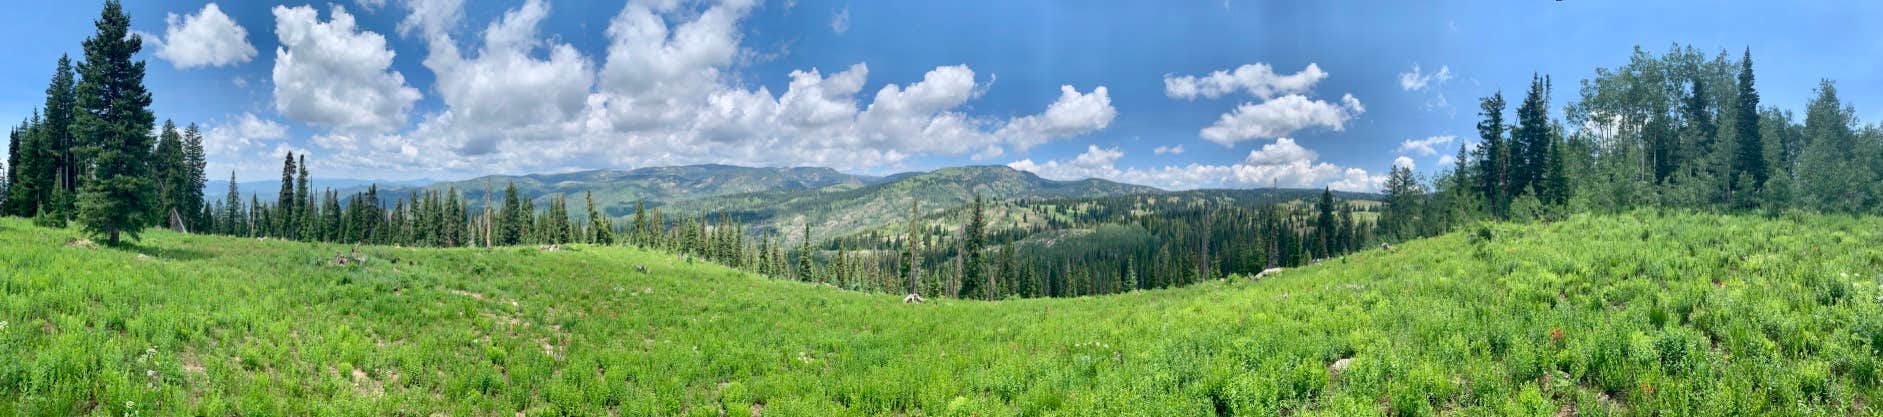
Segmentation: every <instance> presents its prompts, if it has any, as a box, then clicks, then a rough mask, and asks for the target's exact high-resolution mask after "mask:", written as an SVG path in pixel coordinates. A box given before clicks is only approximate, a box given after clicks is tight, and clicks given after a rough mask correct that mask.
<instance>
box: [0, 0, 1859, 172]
mask: <svg viewBox="0 0 1883 417" xmlns="http://www.w3.org/2000/svg"><path fill="white" fill-rule="evenodd" d="M468 3H469V4H466V3H465V2H461V0H344V1H333V2H326V1H318V2H312V3H285V4H282V5H276V4H269V3H265V2H225V3H216V4H215V6H214V7H213V8H210V7H208V6H207V5H208V4H210V3H206V2H202V1H166V0H157V1H135V2H132V3H131V4H127V5H126V8H127V10H128V12H129V13H130V14H131V17H132V21H133V28H134V29H135V30H136V31H138V32H141V33H145V34H147V35H148V39H152V40H153V41H152V42H147V45H146V49H145V53H144V54H143V55H142V57H143V58H145V59H148V60H149V63H150V64H149V65H150V66H149V68H150V70H149V73H148V75H147V78H146V84H147V85H149V86H150V88H151V89H152V91H153V92H154V94H155V101H156V103H155V110H156V111H157V113H158V116H159V118H160V119H166V118H167V119H175V120H177V121H178V122H179V123H189V122H195V123H198V124H201V125H203V126H204V128H205V130H206V131H208V132H210V134H209V142H210V148H211V149H210V152H211V166H210V170H211V172H214V173H219V174H217V175H215V176H216V177H221V176H222V175H226V173H227V172H229V171H231V170H233V171H237V172H238V173H239V175H241V176H242V177H243V178H248V179H254V178H268V177H272V176H273V175H278V172H279V160H280V155H281V153H282V152H285V151H289V150H293V151H295V152H296V153H302V152H305V153H308V154H309V155H310V159H311V160H312V161H314V162H315V163H314V168H313V173H314V175H315V176H317V177H326V178H364V179H386V180H403V179H414V178H433V179H453V178H463V177H469V176H475V175H479V174H489V173H506V174H515V173H537V172H562V171H571V170H580V169H593V168H614V169H629V168H636V167H642V166H657V165H672V164H691V163H730V164H739V165H754V166H786V165H791V166H797V165H812V166H829V167H833V168H837V169H840V170H844V171H848V172H857V173H872V174H881V173H890V172H897V171H904V170H916V169H932V168H936V167H941V166H951V165H963V164H1006V165H1010V166H1014V167H1016V168H1021V169H1027V170H1031V171H1034V172H1037V173H1040V174H1041V175H1043V176H1047V177H1052V178H1081V177H1102V178H1109V179H1114V180H1120V181H1127V182H1135V183H1142V184H1148V185H1154V186H1160V187H1165V188H1196V187H1256V186H1267V185H1270V184H1277V185H1282V186H1300V187H1319V186H1332V187H1334V188H1341V189H1358V190H1365V189H1370V188H1371V187H1373V186H1375V185H1376V184H1377V181H1378V180H1379V178H1380V176H1381V175H1382V174H1384V173H1385V171H1387V169H1388V168H1389V167H1390V166H1392V165H1393V164H1395V163H1406V162H1410V163H1411V164H1413V165H1414V166H1415V167H1416V168H1417V169H1418V170H1419V171H1422V172H1430V171H1433V170H1434V169H1436V168H1439V167H1441V163H1440V162H1441V158H1443V157H1444V156H1445V155H1450V154H1452V153H1454V152H1455V151H1456V148H1457V146H1458V145H1459V144H1460V143H1461V141H1465V140H1469V137H1471V136H1473V135H1474V133H1473V132H1474V131H1473V129H1472V124H1473V123H1474V122H1475V115H1474V113H1475V111H1476V105H1475V104H1476V98H1477V97H1480V96H1483V95H1488V94H1490V93H1491V92H1492V91H1495V90H1498V89H1502V90H1504V91H1505V93H1506V94H1507V95H1516V94H1521V91H1520V90H1521V89H1522V88H1523V87H1525V86H1526V85H1527V82H1528V77H1529V76H1530V74H1531V73H1532V72H1537V73H1542V74H1546V75H1551V76H1553V77H1554V78H1555V79H1556V85H1557V87H1558V90H1557V92H1556V94H1555V100H1556V103H1555V104H1556V106H1555V113H1556V115H1557V116H1558V117H1560V116H1561V106H1562V105H1563V104H1564V103H1566V102H1568V101H1570V100H1573V99H1574V98H1575V95H1576V94H1575V91H1574V89H1575V85H1576V83H1577V81H1578V80H1581V79H1584V78H1587V77H1588V76H1590V75H1591V74H1593V73H1594V70H1595V68H1597V67H1614V66H1617V65H1620V64H1622V63H1624V62H1625V61H1626V59H1627V57H1628V55H1629V54H1630V53H1631V49H1632V48H1633V47H1634V46H1636V45H1641V46H1643V47H1645V48H1647V49H1648V50H1649V51H1651V52H1656V53H1659V52H1662V51H1664V50H1666V49H1667V48H1668V47H1669V46H1670V45H1671V44H1673V43H1675V42H1680V43H1686V44H1692V45H1695V46H1697V47H1699V48H1701V49H1703V50H1707V51H1718V50H1723V49H1724V50H1730V51H1732V53H1734V54H1735V55H1736V54H1737V53H1738V51H1739V50H1740V49H1741V48H1745V47H1751V48H1752V50H1753V53H1754V62H1755V64H1756V65H1757V71H1758V75H1759V89H1760V92H1761V94H1762V95H1763V97H1764V103H1765V104H1767V105H1771V106H1778V107H1783V108H1790V109H1798V108H1801V107H1802V106H1803V105H1804V103H1805V101H1806V99H1808V97H1809V95H1810V94H1811V88H1812V87H1814V86H1815V85H1816V84H1817V81H1818V80H1819V79H1821V78H1830V79H1834V80H1837V81H1838V83H1839V86H1840V90H1841V91H1840V92H1841V93H1842V94H1843V96H1844V98H1845V99H1846V100H1847V101H1849V102H1852V103H1854V104H1855V105H1856V106H1857V107H1858V111H1859V113H1858V115H1859V117H1860V119H1862V120H1879V116H1878V113H1877V112H1878V109H1883V107H1878V106H1876V105H1874V104H1873V103H1875V102H1876V101H1877V100H1876V98H1878V97H1877V95H1878V93H1877V92H1878V91H1883V89H1879V87H1883V85H1879V84H1880V83H1883V80H1879V77H1878V76H1877V75H1876V74H1880V73H1883V72H1879V69H1880V68H1878V66H1879V61H1878V59H1877V58H1876V57H1878V56H1883V54H1880V53H1879V52H1883V50H1879V49H1883V36H1879V35H1883V34H1880V33H1878V32H1879V29H1877V28H1875V27H1874V25H1868V24H1865V23H1864V22H1862V21H1861V19H1863V18H1864V17H1867V16H1876V15H1878V13H1877V12H1879V11H1880V10H1878V9H1879V8H1880V7H1883V6H1878V5H1876V4H1875V3H1872V2H1849V3H1832V2H1808V3H1805V4H1789V3H1749V2H1693V3H1688V2H1652V4H1647V5H1643V4H1638V3H1641V2H1609V1H1568V2H1544V1H1524V2H1432V3H1426V2H1293V1H1286V2H1281V1H1278V2H1247V1H1234V0H1232V1H1228V2H1224V1H1198V2H1126V1H993V2H981V1H949V2H882V1H877V2H851V1H821V0H796V1H764V2H755V1H753V0H729V1H726V2H719V1H705V2H694V1H678V0H654V1H646V2H641V1H634V2H626V3H624V2H621V1H605V2H585V1H574V0H498V1H479V2H468ZM98 9H99V4H95V3H93V2H88V1H75V2H51V3H47V4H44V5H41V6H36V7H32V8H16V9H15V11H14V12H13V13H11V14H10V15H9V17H7V18H6V19H7V20H8V22H7V24H5V25H0V39H5V41H4V42H6V43H8V45H7V50H8V51H9V53H8V54H5V56H4V57H0V118H5V119H7V120H19V119H21V118H24V117H26V115H28V114H29V112H31V111H32V109H33V108H35V107H37V106H38V105H39V104H40V101H41V100H42V99H43V96H42V93H43V89H44V86H45V83H46V81H47V79H48V77H49V76H50V74H51V70H52V67H53V63H54V62H55V60H56V59H57V57H58V56H59V55H60V54H65V53H70V54H73V55H78V54H79V43H80V42H81V41H82V40H83V39H84V38H85V37H86V36H88V35H89V34H90V32H91V25H90V23H91V21H92V19H94V18H96V16H97V12H98ZM342 10H343V11H342ZM341 14H344V15H345V16H344V17H342V18H337V17H338V16H341ZM173 15H174V16H173ZM345 20H351V22H345ZM235 28H240V30H235ZM160 43H161V44H162V45H161V46H160V45H158V44H160ZM281 54H286V56H291V57H292V58H291V59H285V60H284V59H281V56H283V55H281ZM388 57H390V58H389V59H387V58H388ZM1415 65H1416V66H1417V69H1418V70H1417V72H1414V67H1415ZM1310 66H1312V67H1310ZM813 70H815V71H816V72H815V73H814V74H813V73H811V71H813ZM1218 71H1222V72H1223V74H1221V75H1219V76H1214V77H1212V76H1211V74H1212V73H1215V72H1218ZM1415 87H1416V88H1415ZM1513 101H1514V99H1513ZM1447 136H1455V137H1457V139H1452V140H1450V141H1447V140H1446V139H1444V138H1445V137H1447ZM1435 138H1436V139H1435ZM1411 141H1418V142H1414V143H1413V144H1411V146H1409V145H1408V142H1411ZM1420 144H1429V145H1432V146H1433V147H1434V148H1435V151H1436V152H1435V153H1432V154H1427V153H1424V152H1421V150H1420V149H1419V148H1420V146H1417V145H1420ZM1396 161H1397V162H1396Z"/></svg>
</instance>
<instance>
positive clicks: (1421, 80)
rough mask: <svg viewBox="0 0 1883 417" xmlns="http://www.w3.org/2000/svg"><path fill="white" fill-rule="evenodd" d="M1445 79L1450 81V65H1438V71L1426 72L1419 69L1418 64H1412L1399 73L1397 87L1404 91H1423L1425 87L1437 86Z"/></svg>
mask: <svg viewBox="0 0 1883 417" xmlns="http://www.w3.org/2000/svg"><path fill="white" fill-rule="evenodd" d="M1446 81H1451V66H1439V67H1438V71H1436V72H1433V73H1430V74H1427V73H1425V72H1424V71H1422V70H1420V68H1419V64H1416V63H1415V64H1412V70H1410V71H1407V72H1402V73H1399V88H1401V89H1404V90H1406V91H1424V90H1425V89H1426V88H1438V87H1439V86H1441V85H1444V84H1445V82H1446Z"/></svg>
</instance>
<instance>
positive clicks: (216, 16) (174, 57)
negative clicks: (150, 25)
mask: <svg viewBox="0 0 1883 417" xmlns="http://www.w3.org/2000/svg"><path fill="white" fill-rule="evenodd" d="M164 23H165V26H166V27H165V29H164V36H163V40H162V41H160V42H156V45H152V46H155V47H156V48H155V49H156V51H157V57H158V58H162V59H163V60H165V61H170V65H173V66H176V67H177V68H179V69H183V68H196V67H220V66H226V65H234V64H240V63H244V62H249V61H250V60H253V59H255V54H256V51H255V46H254V45H250V44H249V43H248V30H247V29H243V28H242V25H239V24H236V23H235V19H230V18H229V15H227V14H223V13H222V8H221V7H218V6H216V4H215V3H209V4H208V5H204V6H203V9H202V10H201V11H198V12H196V14H191V15H186V16H178V15H177V14H176V13H171V14H170V15H169V17H167V18H165V19H164ZM144 38H145V39H153V38H154V37H151V36H144Z"/></svg>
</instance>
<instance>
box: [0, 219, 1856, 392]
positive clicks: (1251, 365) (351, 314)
mask: <svg viewBox="0 0 1883 417" xmlns="http://www.w3.org/2000/svg"><path fill="white" fill-rule="evenodd" d="M1880 234H1883V222H1880V221H1878V220H1875V219H1852V218H1844V217H1816V216H1801V217H1788V218H1780V219H1759V218H1749V217H1729V216H1713V215H1656V214H1629V215H1617V216H1598V217H1576V218H1573V219H1570V220H1567V221H1563V222H1558V223H1554V224H1547V225H1531V226H1518V225H1491V226H1488V227H1473V228H1469V229H1468V230H1465V231H1462V232H1460V233H1454V234H1452V235H1448V236H1444V237H1439V238H1435V239H1429V240H1424V241H1419V242H1413V243H1409V244H1405V245H1401V246H1400V247H1398V248H1396V251H1394V252H1385V251H1381V250H1373V251H1368V252H1363V253H1359V254H1356V255H1352V256H1349V257H1347V258H1345V259H1339V260H1333V261H1329V262H1325V263H1323V264H1321V265H1318V266H1313V267H1309V268H1304V269H1298V270H1292V271H1287V272H1284V273H1281V274H1279V275H1273V276H1271V277H1269V278H1266V279H1264V280H1261V281H1259V282H1256V281H1250V280H1247V279H1237V280H1233V281H1230V282H1226V283H1215V284H1205V285H1198V286H1193V287H1188V288H1182V289H1175V290H1164V291H1147V292H1139V293H1133V294H1125V295H1117V296H1106V297H1094V298H1080V299H1057V300H1018V301H1000V302H963V301H939V302H932V303H928V304H920V305H907V304H902V303H900V302H899V297H895V296H886V295H869V294H859V293H851V292H844V291H839V290H834V289H831V288H827V287H819V286H814V285H807V284H800V283H792V282H779V281H770V280H765V279H761V278H755V277H751V276H747V275H744V274H741V273H737V272H733V271H729V270H726V269H723V268H719V267H715V266H709V265H704V264H689V263H687V262H685V261H684V260H681V259H679V258H675V257H670V256H665V255H660V254H653V253H648V252H642V251H637V250H632V249H626V248H598V247H580V246H578V247H572V248H566V249H563V250H561V251H556V252H543V251H539V250H537V249H535V248H527V249H526V248H510V249H499V250H495V251H485V250H476V249H455V250H433V249H397V248H364V249H362V250H361V254H362V255H364V256H365V257H367V258H369V261H368V262H366V263H365V264H364V265H363V266H361V265H357V264H354V265H347V266H335V265H331V264H330V262H331V261H332V260H333V258H334V256H335V253H336V252H339V251H346V250H350V248H347V247H342V246H334V245H311V244H302V243H287V242H277V241H257V240H254V239H235V238H225V237H197V236H182V235H176V234H170V233H152V234H151V235H150V236H148V237H147V238H146V240H145V241H144V242H143V243H141V244H140V245H139V246H138V247H137V248H135V249H101V248H83V247H73V246H71V245H69V244H68V240H69V239H71V238H72V237H73V236H74V235H73V234H72V233H71V232H67V231H55V230H47V229H39V228H33V227H31V226H29V225H28V224H27V222H24V221H20V220H17V219H6V220H0V295H3V296H4V297H0V320H4V324H0V415H66V414H92V415H113V416H117V415H125V414H137V415H146V416H149V415H215V416H222V415H238V414H239V415H433V414H438V415H505V416H509V415H516V414H517V412H519V411H521V412H522V413H523V414H526V415H557V414H560V415H663V416H664V415H699V416H720V415H728V416H746V415H788V416H789V415H884V414H887V415H982V416H995V415H1075V416H1087V415H1232V414H1233V415H1276V414H1289V415H1395V414H1396V415H1431V414H1436V415H1567V414H1565V413H1569V412H1573V413H1576V414H1579V415H1603V414H1617V415H1648V414H1656V413H1662V414H1670V415H1732V414H1781V415H1794V414H1796V415H1844V414H1873V413H1874V412H1873V411H1872V410H1873V409H1872V408H1871V407H1873V406H1874V404H1875V401H1876V400H1877V395H1878V394H1879V390H1878V388H1877V382H1878V378H1879V374H1880V372H1879V370H1878V366H1879V364H1878V352H1879V349H1883V307H1880V305H1883V304H1879V303H1880V301H1883V291H1879V288H1878V282H1879V281H1880V280H1883V272H1880V271H1883V270H1880V269H1879V268H1883V249H1879V246H1880V245H1879V243H1883V236H1880ZM636 265H646V266H648V268H649V272H648V273H645V274H643V273H639V272H637V271H636V270H635V268H634V267H635V266H636Z"/></svg>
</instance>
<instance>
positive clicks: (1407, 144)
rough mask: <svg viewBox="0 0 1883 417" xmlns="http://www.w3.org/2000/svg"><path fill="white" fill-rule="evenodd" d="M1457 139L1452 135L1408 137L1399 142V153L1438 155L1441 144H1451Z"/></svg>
mask: <svg viewBox="0 0 1883 417" xmlns="http://www.w3.org/2000/svg"><path fill="white" fill-rule="evenodd" d="M1457 139H1458V137H1457V136H1452V135H1444V136H1432V137H1427V138H1424V139H1406V140H1404V141H1401V142H1399V153H1402V154H1412V155H1418V156H1433V155H1438V146H1439V145H1449V144H1451V143H1452V141H1454V140H1457Z"/></svg>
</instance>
